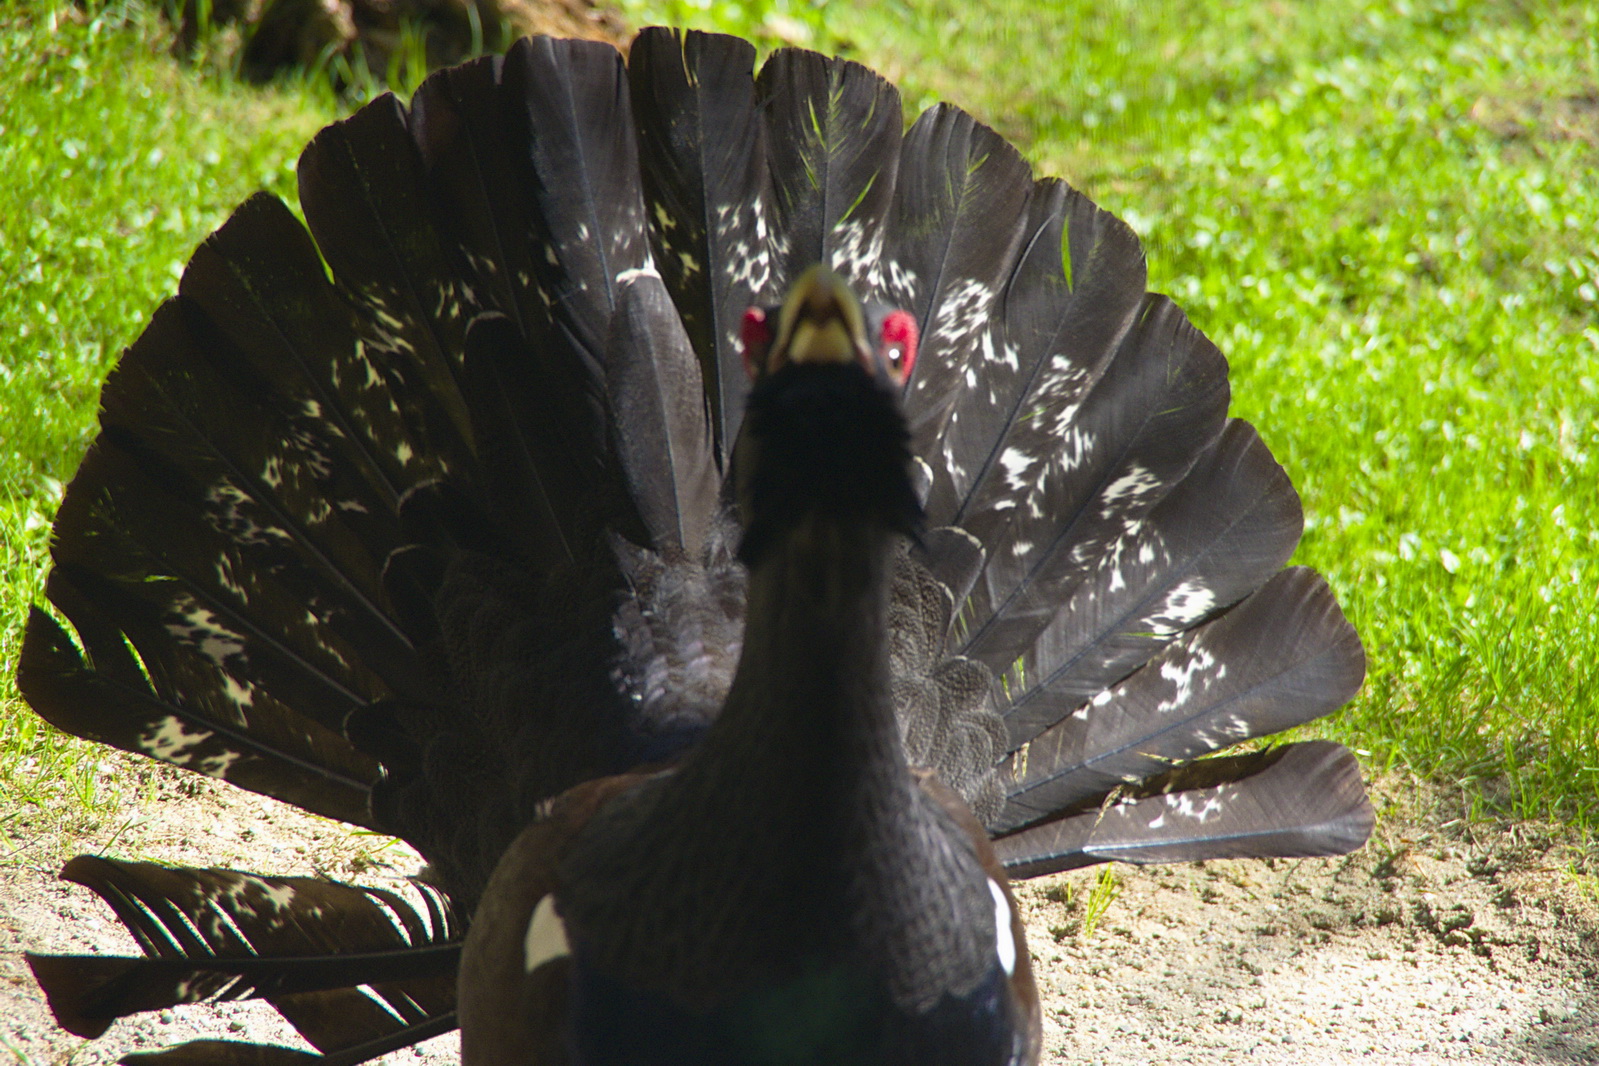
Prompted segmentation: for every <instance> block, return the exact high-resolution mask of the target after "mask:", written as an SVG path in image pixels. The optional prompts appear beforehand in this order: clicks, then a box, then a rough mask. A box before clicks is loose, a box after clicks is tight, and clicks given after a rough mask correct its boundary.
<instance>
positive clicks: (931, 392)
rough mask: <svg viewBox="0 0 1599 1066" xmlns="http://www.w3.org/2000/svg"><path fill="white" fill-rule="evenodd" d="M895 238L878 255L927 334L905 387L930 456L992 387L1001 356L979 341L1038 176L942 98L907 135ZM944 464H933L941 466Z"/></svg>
mask: <svg viewBox="0 0 1599 1066" xmlns="http://www.w3.org/2000/svg"><path fill="white" fill-rule="evenodd" d="M897 178H898V180H897V182H896V184H895V189H894V209H893V215H892V218H891V225H890V227H889V229H888V237H887V240H886V241H885V246H884V248H883V249H882V252H881V254H880V255H879V256H878V257H877V263H878V269H879V270H886V276H883V277H880V278H878V279H877V281H876V284H875V285H874V288H875V289H876V290H877V291H878V292H880V293H881V294H882V299H883V300H884V302H886V303H889V304H891V305H893V306H895V307H899V308H902V309H904V310H907V311H910V312H911V313H912V314H914V315H915V316H916V317H917V321H918V324H919V326H920V330H921V336H922V338H923V341H922V344H921V347H920V351H919V353H918V355H917V361H916V366H915V368H914V370H913V373H912V378H911V381H910V383H909V385H908V386H907V388H906V393H905V415H906V420H907V421H908V422H909V424H910V431H911V444H912V448H913V449H914V450H915V451H916V452H917V453H918V454H920V455H926V456H931V455H933V454H934V453H935V451H936V450H937V448H938V446H939V443H940V441H941V440H943V439H944V438H945V437H946V435H947V434H950V433H958V432H959V428H958V427H957V426H956V425H952V424H951V418H952V414H951V413H952V411H953V409H954V407H955V404H956V402H957V400H958V399H960V398H961V397H962V396H965V395H967V394H969V393H975V394H978V396H983V394H985V393H990V394H991V390H992V386H991V385H990V384H989V381H988V373H987V372H988V364H989V363H990V362H994V361H1002V360H1003V358H1004V357H1003V356H1002V355H1001V354H1000V353H999V352H996V351H994V350H993V349H992V348H987V349H985V348H983V347H982V342H983V341H984V340H985V339H987V338H990V337H992V332H991V331H990V330H989V329H988V324H989V320H990V317H991V316H992V315H993V314H994V310H995V307H996V304H997V300H996V294H997V292H998V290H999V287H1000V285H1001V283H1002V282H1003V280H1004V278H1005V276H1006V275H1007V274H1008V273H1009V272H1010V270H1011V267H1012V263H1013V260H1014V256H1015V253H1016V247H1017V244H1018V242H1019V240H1020V238H1021V236H1022V232H1023V231H1022V230H1021V228H1019V227H1016V226H1014V225H1008V224H1001V225H996V224H995V223H996V220H1006V221H1007V222H1008V221H1009V220H1011V219H1015V218H1018V217H1023V216H1024V215H1025V213H1026V210H1027V201H1028V197H1029V195H1030V194H1031V192H1032V173H1031V171H1030V169H1029V168H1028V166H1027V163H1026V161H1024V160H1023V159H1022V157H1021V156H1020V154H1018V153H1017V151H1016V149H1014V148H1012V147H1011V146H1010V145H1009V144H1007V143H1006V142H1005V139H1004V138H1002V137H1001V136H1000V135H999V134H997V133H995V132H994V131H993V130H991V129H989V128H988V127H986V126H983V125H979V124H978V123H977V121H976V120H975V119H973V118H972V117H971V116H970V115H968V114H966V113H965V112H964V111H960V110H959V109H957V108H954V107H950V106H949V105H947V104H940V105H938V106H935V107H932V108H930V109H928V110H927V111H924V112H923V113H922V115H921V117H919V118H918V119H917V120H916V122H915V123H914V124H913V125H912V126H911V129H910V132H909V133H907V134H906V135H905V142H904V144H903V145H902V146H901V149H900V161H899V171H898V175H897ZM937 469H940V467H939V466H935V470H937Z"/></svg>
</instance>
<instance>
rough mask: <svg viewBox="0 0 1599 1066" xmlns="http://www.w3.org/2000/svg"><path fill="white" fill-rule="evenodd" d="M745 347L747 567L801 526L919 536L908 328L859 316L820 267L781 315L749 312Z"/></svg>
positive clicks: (738, 478) (878, 314) (883, 313)
mask: <svg viewBox="0 0 1599 1066" xmlns="http://www.w3.org/2000/svg"><path fill="white" fill-rule="evenodd" d="M743 342H744V361H745V365H746V366H747V367H748V368H749V370H750V374H751V376H752V377H753V378H754V380H755V385H754V388H753V390H752V391H751V393H750V398H749V405H748V407H747V409H746V411H745V421H744V430H743V433H742V436H741V439H740V443H739V449H738V456H737V458H736V459H735V468H734V476H735V485H736V487H737V493H738V501H739V507H740V510H741V512H742V516H743V520H744V540H743V543H742V545H741V546H740V549H739V555H740V557H741V558H743V560H744V561H745V562H746V563H749V564H752V565H753V564H754V563H755V562H756V561H757V560H758V559H759V558H760V557H761V556H762V554H763V553H764V552H765V551H766V550H768V549H769V548H770V547H771V546H772V545H773V544H775V543H777V542H778V540H780V539H781V538H783V537H784V536H787V535H791V534H794V533H796V532H799V531H801V530H802V529H807V528H809V529H811V530H812V531H813V532H820V531H822V530H823V529H826V530H829V531H831V532H832V533H834V534H836V533H840V532H844V533H847V532H850V531H871V530H874V529H878V530H888V531H891V532H897V533H903V534H906V535H909V536H915V535H916V533H917V531H918V530H919V528H920V524H921V518H922V513H921V506H920V504H919V503H918V502H917V498H916V491H915V488H914V486H913V484H912V481H911V476H910V451H909V448H908V442H909V434H908V432H907V431H906V428H905V419H904V416H903V415H902V414H901V413H900V404H899V396H900V392H901V390H902V387H903V386H904V384H905V381H906V379H907V378H908V377H909V375H910V371H911V367H912V366H913V365H914V364H915V361H916V342H917V331H916V321H915V319H913V318H912V317H911V316H910V315H909V314H907V313H906V312H904V311H897V310H892V309H886V308H876V307H866V306H863V305H862V304H861V303H860V301H859V300H857V299H856V298H855V295H854V294H853V293H852V292H850V290H849V287H848V286H847V285H846V284H845V283H844V280H843V279H842V278H840V277H839V276H838V275H837V274H835V273H833V272H832V271H831V270H828V269H827V268H826V267H824V266H821V265H817V266H814V267H812V268H811V269H809V270H807V271H806V272H805V273H804V274H802V275H801V276H800V278H799V280H798V281H797V282H796V283H795V284H794V286H793V288H792V289H790V290H789V293H788V297H787V298H786V299H785V300H784V301H783V303H782V304H781V305H780V306H778V307H775V308H751V309H750V310H749V311H747V312H746V313H745V316H744V327H743Z"/></svg>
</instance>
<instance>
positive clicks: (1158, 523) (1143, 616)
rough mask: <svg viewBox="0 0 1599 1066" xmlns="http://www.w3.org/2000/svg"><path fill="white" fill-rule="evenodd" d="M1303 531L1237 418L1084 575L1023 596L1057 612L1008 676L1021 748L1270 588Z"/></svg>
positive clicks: (1265, 455)
mask: <svg viewBox="0 0 1599 1066" xmlns="http://www.w3.org/2000/svg"><path fill="white" fill-rule="evenodd" d="M1302 528H1303V515H1302V512H1301V510H1300V506H1299V496H1298V494H1296V493H1295V492H1294V489H1293V486H1292V485H1291V484H1289V481H1288V475H1287V474H1286V473H1284V472H1283V469H1282V467H1280V466H1279V465H1278V464H1277V461H1276V460H1275V459H1273V458H1272V456H1271V452H1270V451H1268V450H1267V449H1266V446H1265V444H1263V443H1261V440H1260V437H1259V436H1258V435H1256V433H1255V431H1254V429H1253V428H1252V427H1251V426H1250V425H1249V424H1248V423H1247V422H1242V421H1239V420H1237V419H1234V420H1233V421H1231V422H1230V423H1228V426H1227V428H1226V429H1225V430H1224V431H1223V433H1222V435H1221V437H1220V439H1219V440H1217V441H1216V443H1215V444H1214V445H1213V446H1212V447H1210V448H1208V449H1206V450H1205V451H1204V452H1203V453H1202V454H1201V455H1200V457H1199V459H1198V461H1197V462H1195V464H1194V466H1193V468H1192V470H1190V471H1189V473H1188V476H1187V477H1185V478H1183V480H1182V481H1180V482H1179V483H1178V484H1177V485H1176V486H1175V487H1174V488H1173V489H1172V490H1171V491H1170V492H1169V493H1167V494H1166V496H1165V498H1164V499H1162V500H1161V501H1160V502H1159V503H1158V504H1156V505H1155V507H1154V508H1152V509H1151V510H1150V511H1149V512H1148V513H1147V514H1146V515H1145V516H1144V517H1142V518H1140V519H1138V520H1137V521H1135V522H1132V523H1129V525H1128V527H1127V529H1126V530H1125V532H1124V533H1123V535H1121V536H1118V537H1117V538H1115V539H1114V540H1112V541H1110V543H1109V544H1108V545H1107V546H1105V547H1104V548H1103V550H1102V552H1101V553H1100V554H1098V555H1095V554H1094V553H1092V552H1084V553H1083V556H1082V559H1081V561H1080V562H1079V563H1078V564H1077V567H1076V569H1077V574H1076V575H1075V576H1074V577H1073V578H1072V579H1071V580H1069V581H1062V582H1061V583H1059V584H1051V585H1050V586H1048V587H1049V588H1050V590H1051V593H1050V594H1051V595H1052V596H1053V597H1054V600H1053V602H1046V601H1045V600H1042V599H1040V598H1039V594H1038V592H1037V591H1036V590H1029V593H1028V594H1027V595H1025V596H1023V597H1021V598H1019V599H1018V606H1019V607H1021V608H1022V609H1024V610H1037V611H1039V612H1041V613H1042V612H1053V617H1051V618H1050V620H1049V622H1048V624H1047V625H1045V627H1044V628H1043V630H1042V631H1040V633H1039V635H1038V637H1037V638H1036V639H1035V640H1034V641H1033V644H1032V647H1031V648H1030V649H1029V650H1028V652H1027V654H1026V655H1025V656H1024V657H1022V658H1021V659H1019V660H1018V661H1016V662H1015V663H1014V664H1012V665H1011V668H1010V669H1009V670H1008V671H1007V672H1006V673H1005V675H1004V687H1005V689H1006V691H1007V692H1008V694H1009V706H1007V707H1005V709H1004V714H1005V721H1006V725H1007V727H1008V729H1009V731H1010V737H1011V739H1010V747H1011V748H1012V749H1015V748H1017V747H1020V746H1021V745H1022V744H1024V743H1026V742H1027V741H1029V740H1031V739H1033V738H1034V737H1035V736H1037V735H1038V734H1039V733H1040V732H1042V731H1043V730H1045V729H1047V728H1049V727H1050V726H1052V725H1054V724H1055V723H1056V722H1059V721H1061V720H1062V719H1064V718H1065V717H1066V716H1067V715H1068V714H1069V713H1071V712H1072V711H1075V710H1076V709H1077V708H1079V707H1081V706H1082V705H1083V704H1084V702H1086V701H1087V700H1090V699H1092V698H1093V697H1095V696H1097V695H1098V694H1099V693H1101V692H1103V691H1104V690H1105V689H1106V688H1108V687H1110V686H1111V685H1114V684H1116V683H1117V682H1118V681H1120V680H1121V679H1122V678H1124V677H1126V676H1127V675H1128V674H1129V673H1130V672H1132V671H1133V670H1136V669H1137V668H1138V667H1140V666H1142V665H1143V664H1144V663H1146V662H1148V661H1150V660H1151V659H1152V658H1153V657H1154V656H1156V655H1158V654H1159V653H1160V651H1161V650H1162V649H1163V648H1165V647H1166V646H1167V645H1168V644H1170V643H1171V642H1172V641H1173V640H1175V639H1177V638H1178V636H1179V635H1181V634H1182V633H1183V632H1185V631H1187V630H1188V629H1190V628H1191V627H1193V626H1194V625H1197V624H1198V623H1200V622H1202V621H1204V620H1205V619H1207V618H1211V617H1214V616H1215V615H1216V614H1218V613H1220V612H1221V611H1224V610H1226V609H1227V608H1229V607H1231V606H1232V605H1233V604H1235V603H1237V602H1238V601H1239V600H1242V599H1243V598H1244V597H1246V596H1248V595H1249V594H1250V593H1252V592H1254V591H1255V590H1256V589H1258V588H1260V587H1261V586H1262V585H1263V584H1265V582H1266V580H1267V579H1268V578H1270V577H1271V576H1272V575H1273V574H1275V573H1276V572H1277V571H1278V570H1279V569H1280V568H1281V567H1282V565H1283V564H1284V563H1286V562H1287V561H1288V558H1289V556H1290V555H1292V554H1293V551H1294V546H1295V545H1296V544H1298V543H1299V534H1300V531H1301V529H1302Z"/></svg>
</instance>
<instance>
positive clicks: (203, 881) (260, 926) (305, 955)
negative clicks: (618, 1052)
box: [29, 855, 460, 1051]
mask: <svg viewBox="0 0 1599 1066" xmlns="http://www.w3.org/2000/svg"><path fill="white" fill-rule="evenodd" d="M61 876H62V878H63V879H65V880H69V881H75V882H77V883H79V884H82V885H86V886H88V887H89V888H91V889H93V890H94V892H95V893H96V894H98V895H99V896H100V897H101V898H102V899H104V900H105V901H106V902H107V903H109V904H110V905H111V907H112V909H113V910H115V911H116V914H117V917H118V918H120V919H121V920H122V923H123V924H124V925H125V926H126V927H127V928H128V930H129V932H131V933H132V934H133V936H134V938H135V939H136V940H137V941H138V942H139V945H140V947H141V948H143V949H144V952H145V954H146V955H147V956H149V958H147V959H144V960H140V959H124V958H83V957H73V956H30V957H29V964H30V965H31V966H32V967H33V971H34V974H35V976H36V977H37V978H38V980H39V982H40V984H41V985H42V986H43V987H44V989H45V992H46V995H47V996H48V997H49V1000H50V1006H51V1009H52V1011H54V1012H55V1015H56V1018H57V1020H58V1021H59V1022H60V1023H61V1025H62V1026H63V1027H64V1028H66V1029H68V1030H69V1031H71V1032H74V1033H77V1034H79V1035H81V1036H98V1035H100V1034H101V1033H103V1032H104V1031H105V1030H106V1028H107V1027H108V1026H109V1025H110V1024H111V1022H113V1021H115V1020H116V1019H117V1018H119V1017H123V1016H125V1015H127V1014H132V1013H137V1012H139V1011H145V1010H156V1009H160V1008H163V1007H169V1006H173V1005H176V1004H179V1003H195V1002H205V1001H211V1000H229V999H241V998H245V997H258V998H264V999H266V1000H267V1001H268V1002H269V1003H271V1004H272V1006H273V1007H275V1008H276V1009H277V1010H278V1012H279V1013H280V1014H282V1015H283V1016H284V1017H285V1018H286V1019H288V1021H289V1022H290V1023H291V1024H292V1025H293V1026H294V1027H295V1028H296V1029H297V1030H299V1032H300V1033H301V1035H302V1036H304V1037H305V1038H306V1039H307V1040H309V1041H310V1042H311V1043H312V1044H313V1045H315V1046H316V1047H318V1048H320V1049H322V1050H324V1051H326V1050H331V1049H336V1048H342V1047H348V1046H353V1045H355V1044H360V1043H366V1042H368V1041H371V1040H378V1039H383V1038H386V1037H390V1036H393V1035H394V1034H395V1033H396V1032H398V1031H400V1030H403V1029H408V1028H410V1027H412V1026H415V1025H419V1024H422V1023H424V1022H427V1021H428V1020H430V1019H433V1018H437V1017H440V1016H442V1015H445V1014H449V1013H450V1012H452V1011H453V1010H454V1004H455V963H456V959H457V958H458V955H459V937H460V930H459V929H458V928H457V926H456V923H455V919H454V917H453V915H452V913H451V911H450V909H449V906H448V904H447V902H446V901H445V900H444V899H443V897H442V896H441V895H440V894H438V893H437V892H436V891H435V890H433V889H431V888H429V887H427V886H425V885H420V884H418V886H417V887H418V890H419V892H420V894H421V897H422V907H423V912H422V913H419V912H418V911H417V910H416V909H415V907H414V906H413V905H412V904H411V903H409V902H407V901H406V900H405V899H404V898H402V897H401V896H399V895H397V894H396V893H394V892H390V891H387V890H384V889H377V888H358V887H355V886H351V885H343V884H339V883H337V882H332V881H323V880H319V879H316V878H307V877H261V876H257V875H253V874H244V873H239V872H236V871H232V870H215V869H212V870H199V869H178V868H171V867H164V866H160V865H157V864H153V863H132V862H118V861H113V860H109V859H103V858H99V857H96V856H90V855H80V856H79V857H78V858H76V859H73V860H72V861H71V862H70V863H68V864H67V865H66V867H65V868H64V869H63V870H62V872H61Z"/></svg>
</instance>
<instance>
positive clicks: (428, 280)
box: [299, 95, 476, 484]
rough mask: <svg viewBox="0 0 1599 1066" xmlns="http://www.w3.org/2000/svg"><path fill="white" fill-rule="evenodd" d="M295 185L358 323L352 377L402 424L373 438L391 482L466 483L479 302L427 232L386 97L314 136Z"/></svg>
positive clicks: (428, 210)
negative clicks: (465, 367) (469, 378)
mask: <svg viewBox="0 0 1599 1066" xmlns="http://www.w3.org/2000/svg"><path fill="white" fill-rule="evenodd" d="M299 179H300V181H299V184H300V205H301V208H302V209H303V210H304V212H305V219H306V223H307V224H308V225H309V226H310V229H311V235H312V236H313V237H314V238H315V240H316V247H317V248H318V249H319V250H320V252H321V254H322V256H323V258H325V259H326V261H327V264H328V267H329V268H330V269H331V271H332V274H333V279H334V284H335V286H336V287H337V288H339V289H340V290H342V291H343V292H344V293H345V294H346V298H347V301H348V304H349V306H350V307H351V308H352V309H354V310H355V311H356V314H357V322H358V328H359V336H358V338H357V341H358V344H357V345H355V346H353V347H354V348H355V351H354V354H353V360H352V362H354V363H356V364H357V366H352V367H350V368H349V369H350V370H352V371H354V370H356V369H358V368H359V364H361V363H365V369H366V370H367V379H368V380H373V379H374V378H375V379H378V380H383V381H385V382H387V383H389V384H390V386H391V387H390V388H389V389H388V390H386V391H387V393H388V395H386V396H383V397H381V400H383V401H387V402H388V403H390V404H392V405H393V409H394V410H395V411H397V412H399V413H400V414H401V417H402V422H401V426H403V429H404V432H402V433H400V434H398V435H396V437H394V438H388V437H383V438H379V439H380V440H382V441H383V443H384V444H386V445H388V446H389V452H390V455H391V456H392V457H393V460H392V461H393V462H394V463H395V464H396V465H397V466H398V467H399V468H400V470H401V471H402V474H401V476H400V477H399V478H398V480H399V481H400V482H401V483H402V484H404V483H411V482H415V481H418V480H422V479H425V478H428V477H442V476H448V475H449V474H450V473H452V472H464V470H465V469H467V468H468V464H469V457H468V456H469V453H468V450H467V447H466V442H467V440H468V439H469V432H468V426H469V424H470V423H469V416H468V413H467V411H466V407H465V404H464V403H463V401H462V398H461V390H460V383H459V378H458V374H459V370H460V353H461V351H462V342H463V340H464V339H465V335H466V328H467V325H468V323H469V322H470V320H471V317H472V314H473V309H474V308H475V306H476V303H475V300H474V299H473V294H472V292H471V288H470V285H469V284H468V282H467V280H466V278H465V277H464V276H463V272H462V271H461V270H459V269H456V267H457V261H456V259H455V258H454V256H453V255H452V254H451V249H450V248H449V247H448V246H447V245H446V242H445V241H444V240H443V239H442V238H441V236H440V235H439V234H438V233H437V232H436V230H435V227H434V226H433V225H432V224H431V219H432V214H433V212H432V207H431V204H430V200H429V197H428V190H429V186H428V183H427V181H426V180H425V173H424V170H423V166H422V158H421V153H420V151H419V150H418V148H417V145H416V142H415V140H414V139H413V138H412V137H411V134H410V132H409V130H408V129H407V128H406V121H405V110H404V108H403V107H402V106H401V105H400V103H399V101H397V100H395V99H394V97H393V96H390V95H384V96H382V97H379V98H378V99H377V100H375V101H373V102H372V103H371V104H369V105H368V106H366V107H364V108H362V109H361V110H360V111H357V112H356V113H355V114H353V115H351V116H350V117H349V118H347V119H344V120H343V121H341V122H336V123H334V124H333V125H331V126H328V127H327V128H325V129H324V130H322V132H320V133H318V134H317V135H316V137H315V138H314V139H313V140H312V141H311V143H310V144H309V145H308V146H307V147H306V149H305V151H304V152H303V153H302V154H301V156H300V164H299ZM357 380H359V379H357ZM377 399H380V398H379V397H371V398H367V399H366V401H365V402H363V403H362V405H361V407H360V408H359V410H361V411H363V412H364V411H365V410H366V408H367V407H368V406H369V405H370V404H371V401H372V400H377ZM390 428H401V427H400V426H393V427H390Z"/></svg>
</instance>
